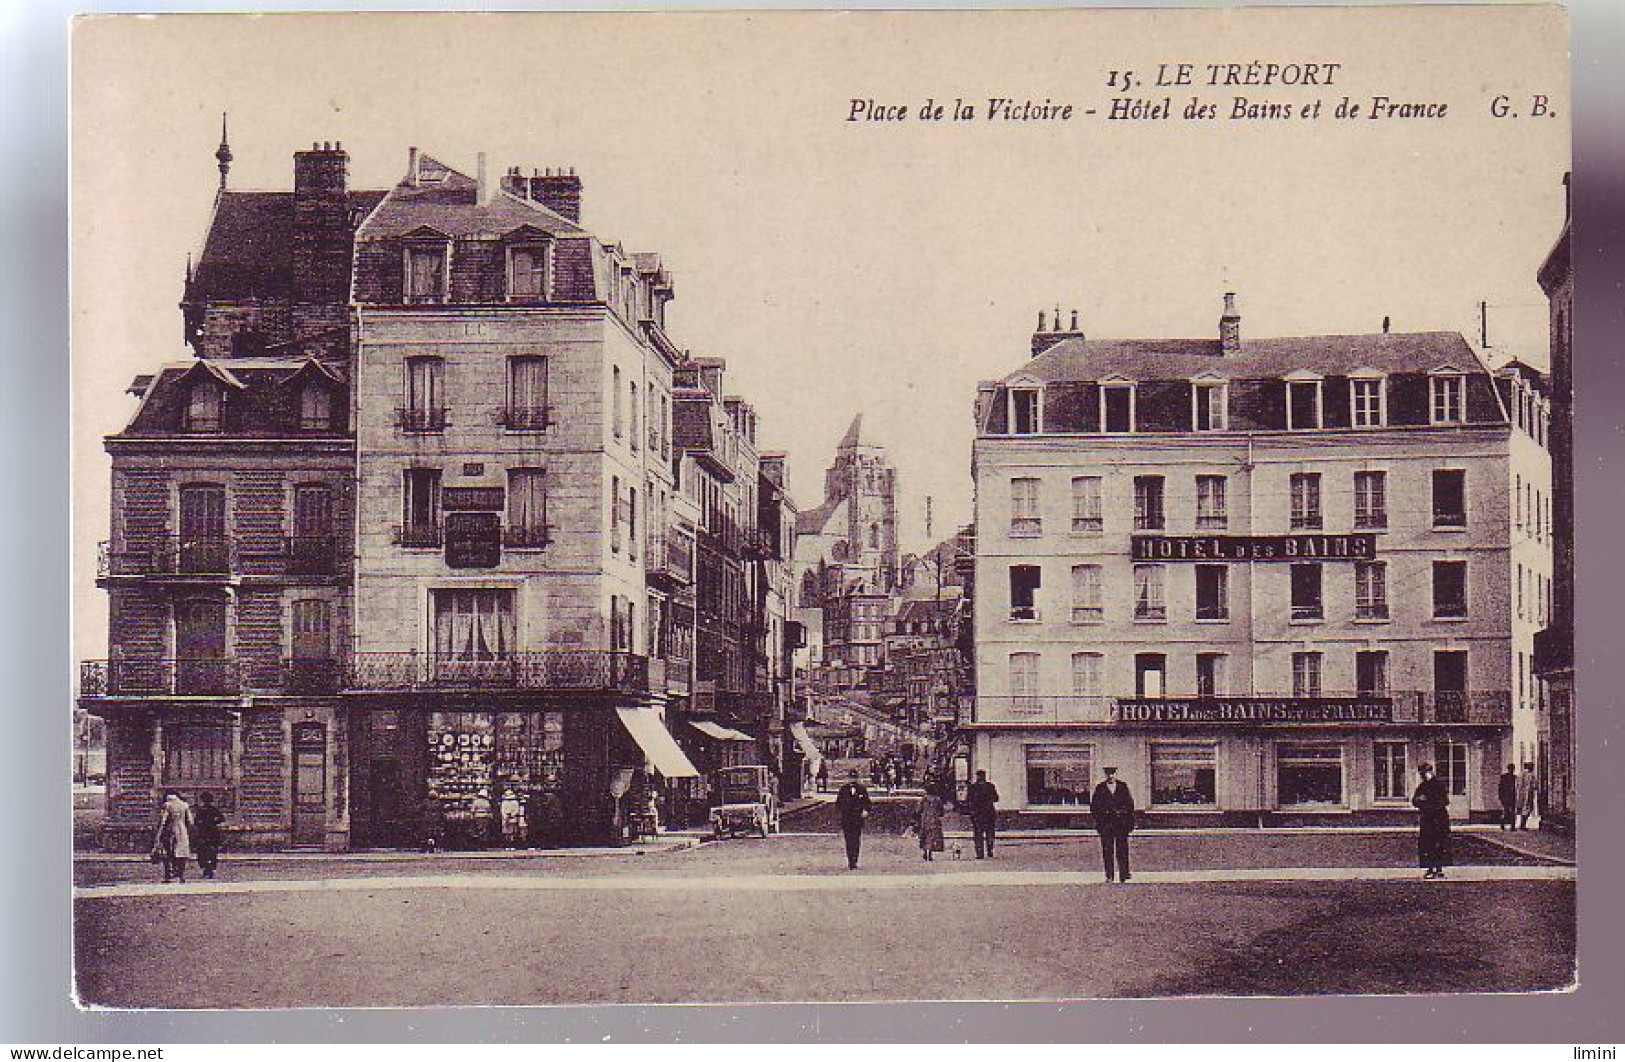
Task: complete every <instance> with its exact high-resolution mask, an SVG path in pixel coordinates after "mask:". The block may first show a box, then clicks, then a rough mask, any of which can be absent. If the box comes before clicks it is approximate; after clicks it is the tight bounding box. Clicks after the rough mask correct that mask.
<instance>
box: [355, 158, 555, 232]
mask: <svg viewBox="0 0 1625 1062" xmlns="http://www.w3.org/2000/svg"><path fill="white" fill-rule="evenodd" d="M418 173H419V183H418V184H416V185H414V184H412V183H411V178H410V177H406V178H402V180H401V183H400V184H397V185H396V186H395V187H394V188H392V189H390V191H389V194H388V195H387V196H384V197H383V203H382V204H381V205H380V206H379V207H378V209H377V210H376V211H374V212H373V214H372V215H371V216H370V217H369V218H368V219H367V222H366V224H364V225H363V226H362V227H361V229H360V230H359V231H358V232H357V233H356V238H357V239H364V240H377V239H389V238H390V237H394V236H405V235H406V234H408V233H411V232H413V231H416V230H418V229H424V228H427V229H433V230H435V231H436V232H441V233H444V234H445V235H447V236H450V237H452V238H453V239H456V238H460V237H465V236H473V235H476V234H479V233H490V234H495V235H501V234H503V233H507V232H511V231H513V230H514V229H516V228H519V227H520V226H524V225H529V226H530V227H531V228H534V229H537V230H539V231H541V232H545V233H548V234H549V235H553V236H560V235H575V234H578V233H584V232H585V231H586V230H585V229H583V228H582V227H581V226H579V225H577V224H576V223H575V222H573V221H570V220H569V219H568V218H565V217H562V216H560V215H558V214H555V213H554V212H553V211H551V210H549V209H548V208H547V207H545V206H543V205H542V204H540V203H537V202H534V201H532V200H529V199H521V198H520V197H518V196H515V195H511V194H509V193H507V192H504V191H501V190H500V189H493V191H492V193H491V201H490V202H489V203H486V204H485V205H483V206H482V205H481V204H480V202H479V185H478V183H477V182H476V181H475V180H474V179H473V178H471V177H469V176H467V175H466V174H462V173H458V172H457V171H456V170H454V169H452V168H451V167H450V166H447V165H446V164H445V163H443V162H439V161H438V160H436V159H433V158H431V157H430V156H428V155H422V156H420V157H419V159H418ZM425 175H430V176H434V175H438V179H434V180H431V181H427V182H425V181H424V180H423V179H422V178H423V176H425Z"/></svg>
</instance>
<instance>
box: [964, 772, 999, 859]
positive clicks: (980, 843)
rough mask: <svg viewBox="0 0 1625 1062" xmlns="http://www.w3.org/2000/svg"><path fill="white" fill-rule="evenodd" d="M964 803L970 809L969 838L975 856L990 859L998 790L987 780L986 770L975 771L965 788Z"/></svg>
mask: <svg viewBox="0 0 1625 1062" xmlns="http://www.w3.org/2000/svg"><path fill="white" fill-rule="evenodd" d="M965 803H966V804H967V805H968V806H969V809H970V829H971V838H972V840H973V841H974V843H975V845H976V858H977V859H992V858H993V824H994V822H995V821H996V820H997V818H998V810H999V791H998V789H996V788H994V785H993V783H992V782H990V781H988V780H987V772H986V771H977V772H976V781H974V782H972V783H971V784H970V787H969V788H968V789H966V790H965Z"/></svg>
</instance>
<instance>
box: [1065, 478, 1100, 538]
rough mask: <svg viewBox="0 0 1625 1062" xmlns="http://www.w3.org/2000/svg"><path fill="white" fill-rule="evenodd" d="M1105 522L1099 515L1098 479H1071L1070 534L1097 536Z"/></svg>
mask: <svg viewBox="0 0 1625 1062" xmlns="http://www.w3.org/2000/svg"><path fill="white" fill-rule="evenodd" d="M1104 525H1105V521H1104V520H1103V519H1102V518H1101V513H1100V477H1099V476H1073V477H1072V533H1073V534H1074V535H1094V534H1099V533H1100V531H1101V529H1102V527H1104Z"/></svg>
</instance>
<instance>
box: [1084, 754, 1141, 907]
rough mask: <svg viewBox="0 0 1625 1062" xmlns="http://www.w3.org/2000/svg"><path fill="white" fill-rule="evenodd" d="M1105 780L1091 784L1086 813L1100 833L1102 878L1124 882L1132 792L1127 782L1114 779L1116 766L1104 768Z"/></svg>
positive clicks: (1131, 824) (1126, 868)
mask: <svg viewBox="0 0 1625 1062" xmlns="http://www.w3.org/2000/svg"><path fill="white" fill-rule="evenodd" d="M1105 774H1106V780H1105V781H1103V782H1101V783H1100V784H1099V785H1097V786H1095V791H1094V795H1093V796H1091V797H1090V798H1089V814H1090V815H1092V816H1093V817H1094V820H1095V830H1096V832H1098V833H1099V834H1100V855H1101V858H1102V859H1103V860H1105V862H1106V880H1107V881H1111V880H1113V877H1114V876H1115V877H1116V878H1117V880H1120V881H1127V880H1128V879H1129V872H1128V835H1129V834H1130V833H1131V832H1132V831H1133V829H1134V795H1133V794H1132V793H1130V792H1129V791H1128V785H1127V784H1126V783H1124V782H1120V781H1118V780H1117V768H1116V767H1107V768H1105Z"/></svg>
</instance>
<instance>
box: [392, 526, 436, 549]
mask: <svg viewBox="0 0 1625 1062" xmlns="http://www.w3.org/2000/svg"><path fill="white" fill-rule="evenodd" d="M443 541H444V534H443V532H442V530H441V527H440V525H439V524H396V525H395V544H396V545H398V546H405V547H407V548H408V549H439V548H440V545H441V543H442V542H443Z"/></svg>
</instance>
